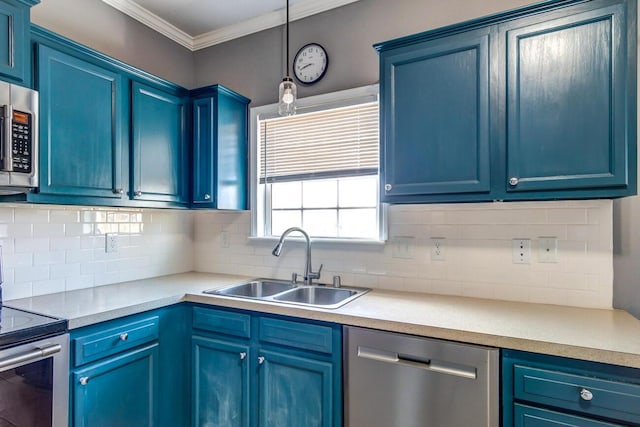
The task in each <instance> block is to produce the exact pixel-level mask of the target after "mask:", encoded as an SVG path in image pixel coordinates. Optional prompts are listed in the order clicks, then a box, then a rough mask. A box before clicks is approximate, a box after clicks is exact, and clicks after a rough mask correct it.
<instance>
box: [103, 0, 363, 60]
mask: <svg viewBox="0 0 640 427" xmlns="http://www.w3.org/2000/svg"><path fill="white" fill-rule="evenodd" d="M102 1H103V2H104V3H106V4H108V5H109V6H111V7H113V8H115V9H117V10H119V11H120V12H122V13H124V14H126V15H128V16H130V17H131V18H133V19H135V20H137V21H139V22H140V23H142V24H144V25H146V26H148V27H149V28H151V29H153V30H155V31H157V32H158V33H160V34H162V35H164V36H165V37H167V38H169V39H171V40H173V41H174V42H176V43H178V44H180V45H181V46H184V47H186V48H187V49H189V50H191V51H196V50H200V49H204V48H207V47H210V46H214V45H217V44H220V43H224V42H226V41H229V40H233V39H237V38H240V37H244V36H247V35H249V34H253V33H257V32H259V31H263V30H268V29H269V28H274V27H277V26H279V25H282V24H284V23H285V22H286V14H285V10H284V9H281V10H278V11H275V12H269V13H266V14H264V15H260V16H257V17H255V18H252V19H248V20H246V21H243V22H239V23H237V24H234V25H229V26H227V27H223V28H220V29H217V30H213V31H210V32H208V33H204V34H200V35H197V36H195V37H192V36H190V35H189V34H187V33H185V32H184V31H182V30H180V29H179V28H177V27H176V26H174V25H172V24H171V23H169V22H167V21H165V20H164V19H162V18H160V17H159V16H158V15H156V14H154V13H152V12H150V11H149V10H147V9H145V8H144V7H142V6H140V5H139V4H137V3H136V2H135V1H134V0H102ZM357 1H359V0H325V1H322V2H318V1H317V0H307V1H304V2H302V3H297V4H294V5H292V6H291V9H290V19H291V21H297V20H299V19H302V18H306V17H307V16H311V15H315V14H317V13H322V12H325V11H327V10H331V9H335V8H337V7H341V6H344V5H347V4H350V3H355V2H357Z"/></svg>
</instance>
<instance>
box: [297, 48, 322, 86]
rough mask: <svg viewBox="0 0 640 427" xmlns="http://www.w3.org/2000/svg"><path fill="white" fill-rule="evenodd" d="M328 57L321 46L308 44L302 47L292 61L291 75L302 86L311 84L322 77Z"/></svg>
mask: <svg viewBox="0 0 640 427" xmlns="http://www.w3.org/2000/svg"><path fill="white" fill-rule="evenodd" d="M328 65H329V57H328V56H327V52H326V51H325V50H324V48H323V47H322V46H320V45H319V44H317V43H310V44H308V45H306V46H303V47H302V48H301V49H300V50H299V51H298V53H296V57H295V58H294V60H293V74H294V75H295V76H296V79H298V81H299V82H300V83H303V84H307V85H310V84H313V83H315V82H317V81H318V80H320V79H321V78H322V77H324V74H325V73H326V72H327V66H328Z"/></svg>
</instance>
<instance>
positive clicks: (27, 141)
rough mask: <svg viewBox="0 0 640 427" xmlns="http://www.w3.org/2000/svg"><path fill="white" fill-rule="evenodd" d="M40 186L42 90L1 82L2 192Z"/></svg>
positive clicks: (25, 190) (10, 192)
mask: <svg viewBox="0 0 640 427" xmlns="http://www.w3.org/2000/svg"><path fill="white" fill-rule="evenodd" d="M37 186H38V92H36V91H35V90H32V89H28V88H24V87H22V86H17V85H13V84H10V83H6V82H0V194H18V193H25V192H28V191H31V190H33V189H35V188H36V187H37Z"/></svg>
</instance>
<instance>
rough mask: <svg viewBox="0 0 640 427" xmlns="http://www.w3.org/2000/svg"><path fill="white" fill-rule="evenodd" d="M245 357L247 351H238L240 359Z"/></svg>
mask: <svg viewBox="0 0 640 427" xmlns="http://www.w3.org/2000/svg"><path fill="white" fill-rule="evenodd" d="M246 358H247V353H246V352H245V351H243V352H242V353H240V360H244V359H246Z"/></svg>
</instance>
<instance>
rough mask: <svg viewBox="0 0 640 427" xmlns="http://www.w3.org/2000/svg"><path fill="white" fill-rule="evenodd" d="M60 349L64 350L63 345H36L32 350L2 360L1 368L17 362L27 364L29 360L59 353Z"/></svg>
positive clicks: (0, 361)
mask: <svg viewBox="0 0 640 427" xmlns="http://www.w3.org/2000/svg"><path fill="white" fill-rule="evenodd" d="M60 350H62V346H61V345H60V344H54V345H49V346H43V347H36V348H35V349H33V350H31V351H27V352H25V353H20V354H16V355H15V356H11V357H7V358H6V359H2V360H0V369H3V368H6V367H8V366H11V365H16V364H21V365H25V364H27V362H31V361H35V360H38V359H42V358H44V357H49V356H51V355H52V354H56V353H59V352H60Z"/></svg>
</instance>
